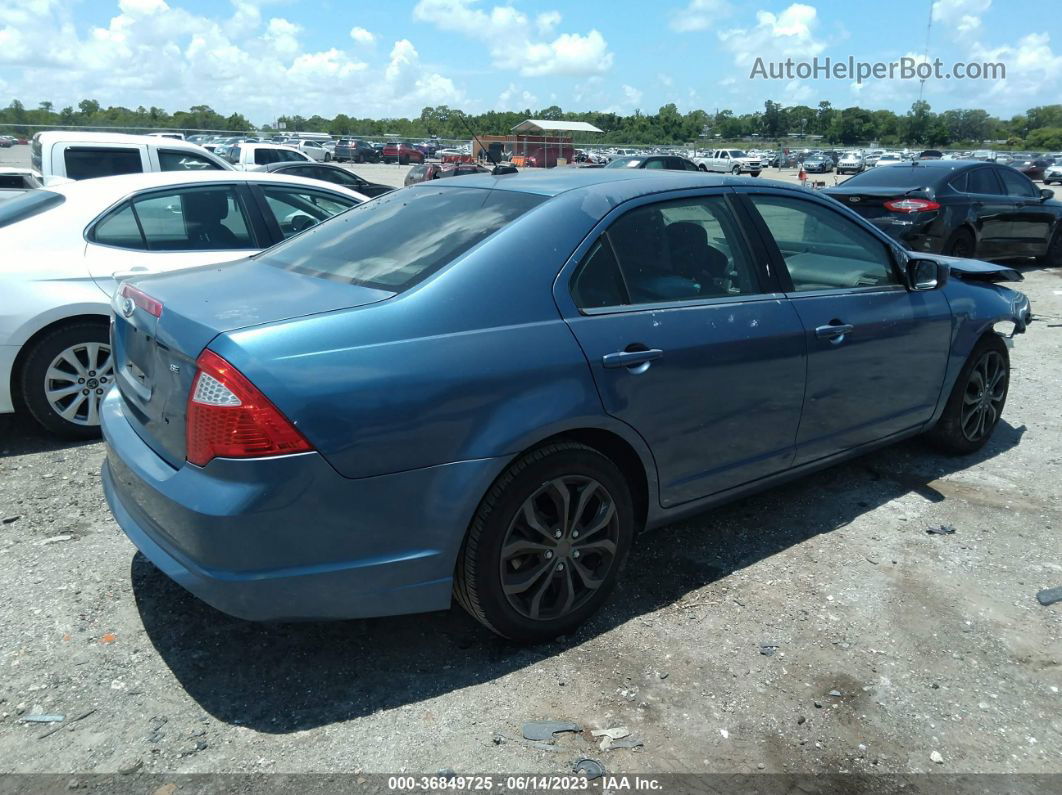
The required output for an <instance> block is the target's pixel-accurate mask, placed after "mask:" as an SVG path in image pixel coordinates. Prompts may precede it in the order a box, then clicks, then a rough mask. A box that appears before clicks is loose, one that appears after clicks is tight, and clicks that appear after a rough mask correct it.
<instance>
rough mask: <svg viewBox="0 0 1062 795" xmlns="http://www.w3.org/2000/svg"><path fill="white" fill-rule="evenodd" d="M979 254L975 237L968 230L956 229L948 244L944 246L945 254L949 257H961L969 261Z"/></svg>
mask: <svg viewBox="0 0 1062 795" xmlns="http://www.w3.org/2000/svg"><path fill="white" fill-rule="evenodd" d="M976 252H977V244H976V242H975V241H974V236H973V235H972V234H971V233H970V231H969V230H968V229H956V230H955V233H954V234H953V235H952V236H951V238H950V239H949V240H948V242H947V243H945V244H944V252H943V253H944V254H946V255H947V256H949V257H961V258H963V259H969V258H971V257H973V256H974V255H975V254H976Z"/></svg>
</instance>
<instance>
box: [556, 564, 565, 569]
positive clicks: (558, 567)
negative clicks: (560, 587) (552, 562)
mask: <svg viewBox="0 0 1062 795" xmlns="http://www.w3.org/2000/svg"><path fill="white" fill-rule="evenodd" d="M557 571H564V564H563V563H558V564H557Z"/></svg>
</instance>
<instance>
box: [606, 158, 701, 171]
mask: <svg viewBox="0 0 1062 795" xmlns="http://www.w3.org/2000/svg"><path fill="white" fill-rule="evenodd" d="M605 168H647V169H664V170H668V171H703V169H702V168H700V167H699V166H698V165H697V164H696V163H694V162H693V161H692V160H689V159H687V158H685V157H678V156H677V155H628V156H625V157H616V158H613V159H612V160H611V161H610V162H609V164H608V165H607V166H605Z"/></svg>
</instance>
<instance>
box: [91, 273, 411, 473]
mask: <svg viewBox="0 0 1062 795" xmlns="http://www.w3.org/2000/svg"><path fill="white" fill-rule="evenodd" d="M129 284H132V285H133V286H134V287H136V288H137V289H138V290H140V291H142V292H143V293H144V294H145V295H146V296H148V297H150V298H151V299H154V300H155V301H158V302H160V303H161V304H162V307H161V312H160V313H159V316H158V317H155V316H154V315H153V314H152V312H151V311H148V309H147V308H145V307H144V306H138V305H136V304H135V303H134V302H133V301H132V300H130V299H128V298H125V297H123V296H122V291H121V290H119V291H118V292H117V293H116V294H115V298H114V302H113V309H114V313H113V314H114V323H113V325H112V327H111V343H112V347H113V356H114V362H115V373H116V377H115V383H116V384H117V387H118V389H119V391H120V392H121V394H122V397H123V399H124V401H125V404H126V405H127V406H128V408H129V411H127V412H126V416H127V417H128V420H129V422H130V424H131V425H132V426H133V428H134V430H135V431H136V432H137V434H138V435H139V436H140V437H141V438H142V439H143V440H144V441H145V442H146V443H147V444H148V445H149V446H150V447H151V448H152V449H153V450H154V451H155V452H156V453H157V454H158V455H159V456H160V457H162V458H163V459H164V460H165V461H166V462H168V463H169V464H170V465H171V466H174V467H179V466H181V465H182V464H183V463H184V460H185V411H186V405H187V402H188V395H189V392H190V391H191V388H192V382H193V380H194V379H195V374H196V359H197V358H198V357H199V354H200V353H201V352H202V351H203V349H204V348H206V347H207V345H208V344H209V343H210V341H211V340H212V339H214V337H216V336H217V335H218V334H221V333H224V332H227V331H234V330H236V329H240V328H247V327H249V326H256V325H261V324H263V323H274V322H278V321H282V320H287V319H291V318H296V317H304V316H306V315H313V314H319V313H322V312H332V311H336V310H341V309H350V308H354V307H358V306H364V305H367V304H372V303H376V302H378V301H383V300H386V299H387V298H390V297H391V296H392V295H393V293H390V292H387V291H385V290H377V289H373V288H370V287H363V286H359V285H353V284H341V283H336V282H334V281H328V280H325V279H319V278H316V277H313V276H307V275H304V274H300V273H296V272H294V271H288V270H284V269H282V268H277V267H273V266H271V265H266V264H264V263H260V262H256V261H255V260H253V259H244V260H238V261H237V262H233V263H228V264H225V265H220V266H219V265H212V266H209V267H203V268H193V269H189V270H185V271H181V272H178V273H172V274H165V275H160V276H155V277H145V278H142V279H137V280H135V281H134V282H129Z"/></svg>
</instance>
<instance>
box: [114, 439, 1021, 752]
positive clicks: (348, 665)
mask: <svg viewBox="0 0 1062 795" xmlns="http://www.w3.org/2000/svg"><path fill="white" fill-rule="evenodd" d="M1024 430H1025V429H1024V427H1021V428H1014V427H1012V426H1010V425H1008V424H1007V423H1006V422H1005V421H1004V422H1001V423H1000V424H999V426H998V427H997V429H996V432H995V434H994V436H993V438H992V440H991V442H990V443H989V445H987V446H986V447H985V448H984V449H983V450H982V451H981V452H980V453H978V454H976V455H974V456H970V457H966V458H947V457H942V456H940V455H937V454H935V453H934V452H933V451H931V450H930V449H928V448H927V447H926V446H925V444H924V443H922V442H920V441H918V440H914V441H909V442H905V443H902V444H900V445H897V446H895V447H892V448H888V449H885V450H883V451H880V452H878V453H875V454H874V455H873V456H872V457H870V456H868V457H865V458H860V459H856V460H854V461H850V462H848V463H845V464H840V465H838V466H835V467H833V468H831V469H827V470H824V471H822V472H819V473H816V474H813V475H809V476H807V477H804V478H801V479H800V480H797V481H794V482H792V483H791V484H788V485H786V486H782V487H778V488H775V489H772V490H770V491H767V492H764V493H763V494H761V495H758V496H754V497H749V498H745V499H743V500H740V501H738V502H734V503H731V504H729V505H727V506H724V507H721V508H717V509H716V510H714V511H711V512H709V513H705V514H703V515H700V516H698V517H695V518H693V519H691V520H688V521H685V522H682V523H679V524H675V525H673V526H671V527H667V528H664V529H661V530H656V531H653V532H652V533H649V534H645V535H643V536H642V537H641V539H639V542H638V543H636V545H635V548H634V550H633V552H632V554H631V559H630V561H629V564H628V566H627V570H626V572H625V573H624V576H623V579H622V582H621V585H620V587H619V588H618V589H617V592H616V593H615V594H614V595H613V597H612V599H611V601H610V603H609V604H608V605H607V607H606V608H605V609H604V610H603V611H602V612H601V613H599V614H598V615H597V616H595V617H594V618H593V619H591V621H590V622H589V623H588V624H587V625H585V626H584V627H583V628H582V629H580V630H579V631H578V633H576V635H574V636H572V637H570V638H568V639H566V640H564V641H557V642H554V643H549V644H543V645H540V646H536V647H519V646H514V645H512V644H510V643H507V642H505V641H503V640H500V639H498V638H496V637H495V636H493V635H491V634H490V633H489V632H488V631H486V630H485V629H483V628H482V627H480V626H479V625H478V624H477V623H475V622H474V621H473V620H472V619H471V618H469V617H468V616H467V615H465V614H464V613H463V612H462V611H461V610H460V609H459V608H457V607H455V608H453V609H451V610H450V611H448V612H443V613H432V614H427V615H419V616H402V617H397V618H383V619H371V620H360V621H346V622H333V623H303V624H284V625H279V624H273V625H269V624H255V623H250V622H246V621H241V620H238V619H234V618H230V617H228V616H226V615H223V614H222V613H219V612H217V611H216V610H214V609H213V608H211V607H209V606H207V605H206V604H204V603H202V602H200V601H199V600H197V599H196V598H195V597H193V596H191V595H189V594H188V593H186V592H185V591H183V590H182V589H181V588H180V587H178V586H177V585H175V584H174V583H172V582H171V581H170V580H168V579H167V578H166V577H165V576H164V575H163V574H162V573H161V572H159V571H158V570H157V569H156V568H155V567H154V566H153V565H152V564H151V563H150V562H149V561H147V560H146V559H145V558H144V557H142V556H141V555H137V556H136V557H135V558H134V560H133V563H132V581H133V591H134V594H135V598H136V602H137V607H138V609H139V611H140V615H141V618H142V620H143V622H144V627H145V629H146V631H147V634H148V636H149V638H150V639H151V642H152V643H153V644H154V646H155V648H156V649H157V650H158V652H159V654H160V655H161V657H162V659H163V660H164V661H165V663H166V664H167V665H168V666H169V667H170V669H171V670H172V671H173V673H174V675H175V676H176V677H177V679H178V681H180V683H181V685H182V686H183V687H184V688H185V689H186V690H187V692H188V693H189V695H191V696H192V698H194V699H195V700H196V701H197V702H198V703H199V704H200V705H201V706H202V707H203V709H205V710H206V711H207V712H209V713H210V714H211V715H213V716H214V717H216V718H218V719H219V720H222V721H226V722H228V723H233V724H242V725H246V726H250V727H252V728H254V729H257V730H259V731H264V732H274V733H284V732H293V731H299V730H302V729H307V728H312V727H316V726H321V725H324V724H329V723H333V722H337V721H344V720H349V719H351V718H356V717H359V716H362V715H367V714H370V713H373V712H376V711H377V710H382V709H393V708H395V707H400V706H403V705H405V704H412V703H416V702H420V701H423V700H425V699H429V698H433V697H435V696H438V695H440V694H443V693H447V692H449V691H452V690H458V689H461V688H464V687H468V686H470V685H475V684H478V683H481V682H484V681H489V680H493V679H496V678H498V677H500V676H504V675H505V674H507V673H510V672H512V671H514V670H518V669H520V668H523V667H525V666H529V665H533V664H534V663H536V662H538V661H540V660H542V659H545V658H548V657H550V656H552V655H554V654H556V653H558V652H560V651H562V650H564V649H566V648H568V647H570V646H574V645H578V644H580V643H583V642H585V641H586V640H588V639H589V638H591V637H594V636H596V635H597V634H599V633H602V632H605V631H608V630H610V629H612V628H613V627H616V626H618V625H620V624H623V623H624V622H627V621H629V620H631V619H633V618H636V617H637V616H640V615H643V614H645V613H648V612H651V611H654V610H656V609H658V608H660V607H663V606H666V605H669V604H672V603H674V602H675V601H677V600H679V599H681V598H682V597H683V596H684V595H685V594H687V593H689V592H690V591H693V590H696V589H698V588H701V587H702V586H705V585H707V584H709V583H712V582H714V581H717V580H720V579H723V578H725V577H727V576H728V575H729V574H731V573H732V572H734V571H737V570H740V569H742V568H745V567H747V566H749V565H752V564H753V563H756V562H757V561H760V560H764V559H766V558H769V557H771V556H772V555H774V554H776V553H778V552H780V551H782V550H785V549H786V548H788V547H791V546H794V545H797V544H800V543H801V542H802V541H805V540H807V539H809V538H811V537H813V536H816V535H819V534H821V533H829V532H832V531H834V530H836V529H838V528H840V527H843V526H845V525H846V524H848V523H850V522H851V521H852V520H853V519H855V518H856V517H858V516H859V515H861V514H863V513H865V512H867V511H870V510H872V509H873V508H875V507H877V506H879V505H882V504H883V503H886V502H888V501H890V500H893V499H895V498H897V497H900V496H903V495H904V494H906V493H909V492H917V493H918V494H921V495H922V496H924V497H926V498H927V499H930V500H932V501H938V502H939V501H943V500H944V499H945V497H944V495H943V494H941V493H940V492H938V491H936V490H935V489H934V488H933V486H932V485H931V484H932V483H933V481H934V480H936V479H937V478H940V477H942V476H945V475H947V474H949V473H952V472H955V471H958V470H962V469H965V468H967V467H970V466H972V465H974V464H976V463H979V462H980V461H983V460H985V459H988V458H992V457H993V456H996V455H999V454H1000V453H1002V452H1004V451H1006V450H1008V449H1010V448H1012V447H1014V446H1015V445H1017V444H1018V443H1019V441H1020V440H1021V437H1022V434H1023V433H1024ZM911 530H912V532H919V531H920V530H921V528H911Z"/></svg>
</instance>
